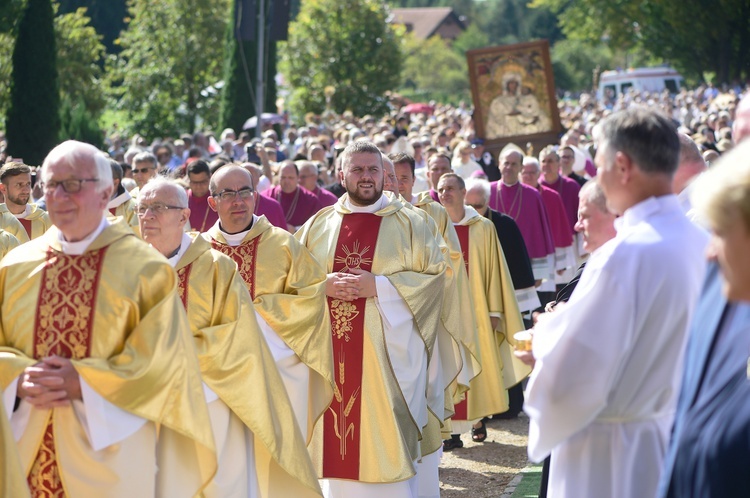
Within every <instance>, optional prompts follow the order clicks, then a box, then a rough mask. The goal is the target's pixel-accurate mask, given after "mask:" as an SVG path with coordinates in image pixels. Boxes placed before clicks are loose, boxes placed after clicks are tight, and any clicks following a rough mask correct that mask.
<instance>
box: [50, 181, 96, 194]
mask: <svg viewBox="0 0 750 498" xmlns="http://www.w3.org/2000/svg"><path fill="white" fill-rule="evenodd" d="M98 181H99V179H98V178H81V179H80V180H79V179H72V178H71V179H69V180H63V181H61V182H56V181H54V180H50V181H48V182H44V184H43V188H44V191H45V192H46V193H48V194H51V193H52V192H54V191H55V190H57V186H58V185H60V186H62V189H63V191H64V192H65V193H66V194H75V193H78V192H80V191H81V187H82V186H83V183H84V182H98Z"/></svg>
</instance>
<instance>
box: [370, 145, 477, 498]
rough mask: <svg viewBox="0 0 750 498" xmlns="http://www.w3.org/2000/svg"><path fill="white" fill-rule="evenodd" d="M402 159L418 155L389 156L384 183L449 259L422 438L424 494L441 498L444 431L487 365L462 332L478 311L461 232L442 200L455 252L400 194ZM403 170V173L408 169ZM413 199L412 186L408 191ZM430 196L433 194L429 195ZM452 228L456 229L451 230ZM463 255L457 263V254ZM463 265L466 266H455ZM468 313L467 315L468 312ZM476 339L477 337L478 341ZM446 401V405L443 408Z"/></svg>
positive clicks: (421, 485)
mask: <svg viewBox="0 0 750 498" xmlns="http://www.w3.org/2000/svg"><path fill="white" fill-rule="evenodd" d="M396 159H400V160H408V161H410V162H411V163H413V161H414V160H413V159H412V158H411V157H410V156H408V155H406V154H403V153H402V154H391V155H390V156H386V155H383V167H384V186H383V190H385V191H386V192H392V193H393V194H394V195H396V196H398V198H399V200H400V201H401V203H402V204H403V205H404V207H405V208H407V209H411V210H412V211H413V212H414V213H416V214H418V215H420V217H421V218H422V220H423V221H424V222H425V223H427V225H428V228H429V231H430V233H432V235H433V237H435V241H436V242H437V244H438V247H439V248H440V252H441V253H442V254H443V258H444V259H445V262H446V271H445V279H444V281H445V292H444V294H443V303H442V305H441V319H440V325H439V327H438V333H437V339H436V341H435V347H434V348H433V351H432V357H431V358H430V363H429V369H428V371H427V375H428V389H427V408H428V410H429V412H428V422H427V426H426V427H425V428H424V430H423V431H422V440H421V441H420V443H419V446H420V453H421V458H420V459H419V461H418V463H417V481H418V488H419V497H420V498H439V497H440V476H439V466H440V458H441V456H442V452H440V451H439V450H440V449H441V448H442V446H443V438H442V432H443V431H447V432H449V431H450V428H449V424H450V421H449V419H450V417H452V416H453V413H454V397H455V398H456V401H460V398H461V396H462V395H463V393H464V392H465V391H467V390H468V389H469V380H470V379H471V378H472V377H474V376H475V375H476V373H478V372H479V370H480V369H481V367H479V363H478V361H477V358H476V357H475V356H474V354H472V353H471V351H470V350H469V349H467V347H466V346H465V345H464V342H465V340H466V337H463V336H462V333H463V332H465V331H467V332H472V333H473V332H474V327H473V326H470V327H465V326H464V325H465V321H464V319H466V321H468V322H470V323H472V324H473V316H472V310H471V308H470V307H467V308H466V309H462V307H461V301H460V297H461V296H462V291H463V292H465V293H466V296H468V292H469V290H468V278H467V276H466V272H465V271H464V269H463V259H462V256H461V250H460V247H458V238H457V237H456V233H455V230H454V229H453V224H452V223H450V220H449V219H448V214H447V213H446V212H445V209H444V208H443V207H442V206H440V205H438V204H436V203H433V204H436V205H437V206H438V207H439V209H441V210H442V212H443V215H444V217H445V219H446V220H447V222H446V223H445V226H446V227H447V228H448V229H449V230H448V231H446V232H445V234H446V236H447V237H451V236H452V238H453V239H455V247H458V250H457V251H455V252H454V251H453V250H452V249H451V248H450V247H449V245H450V244H448V243H446V240H445V239H444V238H443V235H441V229H440V228H438V224H437V223H436V219H437V218H435V219H433V217H432V216H431V215H430V214H427V212H426V211H425V210H422V209H418V208H416V207H414V206H413V205H412V204H410V203H409V202H408V201H407V200H406V199H405V198H404V197H403V196H402V195H401V193H400V186H401V184H402V183H403V182H402V181H400V178H399V176H398V175H397V174H396V169H395V167H394V164H393V161H394V160H396ZM406 167H407V168H409V169H408V174H409V177H410V178H411V179H412V183H413V172H412V171H411V168H410V167H409V166H408V165H407V166H406ZM400 169H402V172H403V168H400ZM407 194H408V195H409V198H412V196H411V190H409V191H408V192H407ZM428 198H429V199H430V201H432V199H431V198H430V197H429V196H428ZM451 232H452V233H451ZM454 257H455V258H457V259H456V262H454V260H453V258H454ZM455 268H458V269H459V270H460V271H458V272H457V271H455ZM463 312H465V315H464V316H462V313H463ZM475 342H476V341H472V343H475ZM441 406H442V410H440V408H441Z"/></svg>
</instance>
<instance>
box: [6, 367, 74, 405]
mask: <svg viewBox="0 0 750 498" xmlns="http://www.w3.org/2000/svg"><path fill="white" fill-rule="evenodd" d="M17 396H18V397H19V398H21V399H23V400H25V401H27V402H28V403H31V405H32V406H35V407H36V408H40V409H48V408H57V407H60V406H68V405H69V404H70V402H71V401H74V400H80V399H82V396H81V381H80V378H79V377H78V372H77V371H76V369H75V368H74V367H73V364H72V363H71V362H70V360H69V359H67V358H62V357H60V356H48V357H46V358H44V359H42V361H40V362H39V363H36V364H35V365H32V366H30V367H26V369H25V370H24V371H23V374H21V376H20V378H19V379H18V389H17Z"/></svg>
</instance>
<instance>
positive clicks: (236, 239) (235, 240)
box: [219, 215, 258, 247]
mask: <svg viewBox="0 0 750 498" xmlns="http://www.w3.org/2000/svg"><path fill="white" fill-rule="evenodd" d="M256 221H258V216H257V215H253V219H252V221H251V222H250V226H249V227H247V229H246V230H243V231H241V232H239V233H227V232H225V231H224V230H222V228H221V222H219V232H221V235H223V236H224V240H226V241H227V245H229V246H232V247H236V246H238V245H240V244H242V241H243V240H244V239H245V236H246V235H247V233H248V232H249V231H250V230H252V228H253V225H255V222H256Z"/></svg>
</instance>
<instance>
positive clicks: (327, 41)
mask: <svg viewBox="0 0 750 498" xmlns="http://www.w3.org/2000/svg"><path fill="white" fill-rule="evenodd" d="M387 17H388V11H387V10H386V8H385V7H384V5H383V4H382V3H381V2H379V1H378V0H350V1H347V0H306V1H305V2H304V3H303V4H302V8H301V10H300V12H299V15H298V16H297V19H296V20H295V21H294V22H292V23H291V24H290V26H289V41H288V42H287V43H286V44H285V45H286V46H285V47H284V49H283V58H282V65H281V72H282V74H283V75H284V77H285V79H286V82H287V84H288V85H289V86H290V87H291V89H292V90H291V94H290V98H289V100H290V101H289V108H290V109H291V110H292V112H293V113H295V114H296V115H298V116H301V115H303V114H305V113H306V112H315V113H320V112H322V111H323V110H324V109H325V95H324V92H323V90H324V88H325V87H326V86H329V85H332V86H334V87H335V88H336V93H335V94H334V95H333V98H332V99H331V104H332V107H333V109H334V110H335V111H336V112H339V113H342V112H344V111H345V110H351V111H352V112H353V113H354V114H355V115H359V116H362V115H364V114H382V113H383V112H385V111H386V110H387V109H388V102H387V98H386V96H385V93H386V92H387V91H389V90H393V89H394V88H395V87H396V86H397V85H398V82H399V75H400V72H401V62H402V56H401V51H400V47H399V36H398V34H397V33H396V31H395V30H394V27H393V26H391V25H390V24H387V23H386V22H385V21H386V19H387Z"/></svg>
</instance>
